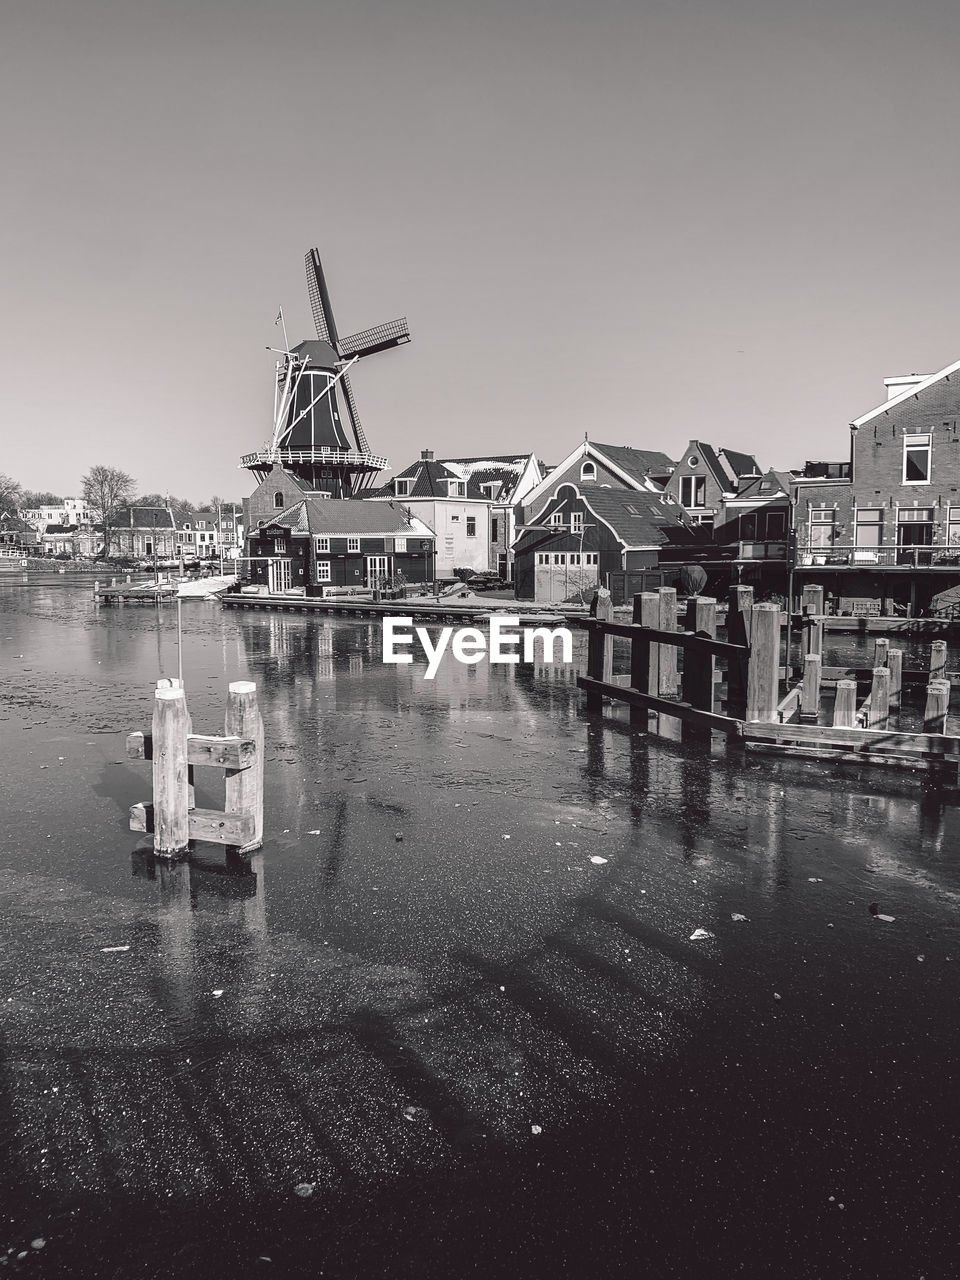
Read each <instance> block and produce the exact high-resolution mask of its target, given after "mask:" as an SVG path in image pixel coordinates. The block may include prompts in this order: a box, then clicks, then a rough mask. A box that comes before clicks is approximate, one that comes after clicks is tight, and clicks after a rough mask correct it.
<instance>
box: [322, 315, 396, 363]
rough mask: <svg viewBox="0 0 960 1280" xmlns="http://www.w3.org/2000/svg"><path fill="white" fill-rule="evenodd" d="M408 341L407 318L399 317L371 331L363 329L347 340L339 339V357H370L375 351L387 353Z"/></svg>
mask: <svg viewBox="0 0 960 1280" xmlns="http://www.w3.org/2000/svg"><path fill="white" fill-rule="evenodd" d="M409 341H410V329H409V327H408V325H407V317H406V316H401V317H400V319H399V320H391V321H389V323H387V324H378V325H377V326H376V327H375V328H373V329H364V330H363V331H362V332H361V333H354V334H352V335H351V336H350V337H349V338H341V339H340V342H339V344H338V345H339V349H340V354H341V356H343V357H344V358H345V359H349V358H350V357H351V356H372V355H374V354H375V353H376V352H377V351H389V350H390V348H391V347H399V346H400V345H401V344H402V343H404V342H409Z"/></svg>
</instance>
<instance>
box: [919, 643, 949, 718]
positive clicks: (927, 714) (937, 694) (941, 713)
mask: <svg viewBox="0 0 960 1280" xmlns="http://www.w3.org/2000/svg"><path fill="white" fill-rule="evenodd" d="M934 643H935V644H942V643H943V641H940V640H937V641H934ZM949 706H950V681H949V680H931V681H930V683H929V684H928V685H927V704H926V706H925V707H924V709H923V731H924V733H945V732H946V724H947V711H948V709H949Z"/></svg>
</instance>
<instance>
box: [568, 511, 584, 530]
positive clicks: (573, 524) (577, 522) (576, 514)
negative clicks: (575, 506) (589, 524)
mask: <svg viewBox="0 0 960 1280" xmlns="http://www.w3.org/2000/svg"><path fill="white" fill-rule="evenodd" d="M570 532H571V533H583V512H582V511H571V512H570Z"/></svg>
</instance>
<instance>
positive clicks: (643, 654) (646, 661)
mask: <svg viewBox="0 0 960 1280" xmlns="http://www.w3.org/2000/svg"><path fill="white" fill-rule="evenodd" d="M644 594H645V595H646V596H647V598H648V599H652V600H654V601H656V596H655V595H654V594H653V592H652V591H648V592H645V593H644ZM632 621H633V624H634V626H639V627H642V626H650V625H652V624H651V623H649V622H646V621H645V620H644V596H643V595H635V596H634V597H633V619H632ZM651 647H652V646H651V644H650V641H649V640H648V639H647V637H646V636H642V635H635V636H634V637H633V639H632V640H631V641H630V686H631V688H633V689H636V690H637V691H638V692H639V693H650V692H651V691H652V690H656V688H657V677H656V673H654V675H653V680H652V683H651V674H650V660H651V652H650V650H651ZM587 696H588V698H589V694H588V695H587ZM648 720H649V713H648V711H647V709H646V707H638V706H633V705H631V707H630V723H631V724H632V725H633V726H634V728H640V729H646V727H647V724H648Z"/></svg>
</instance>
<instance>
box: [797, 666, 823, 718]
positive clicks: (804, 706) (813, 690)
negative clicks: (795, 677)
mask: <svg viewBox="0 0 960 1280" xmlns="http://www.w3.org/2000/svg"><path fill="white" fill-rule="evenodd" d="M821 665H822V659H821V656H820V654H819V653H808V654H807V655H806V657H805V658H804V659H803V692H802V693H801V695H800V719H801V721H802V722H805V723H808V724H816V723H817V718H818V717H819V715H820V670H821Z"/></svg>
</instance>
